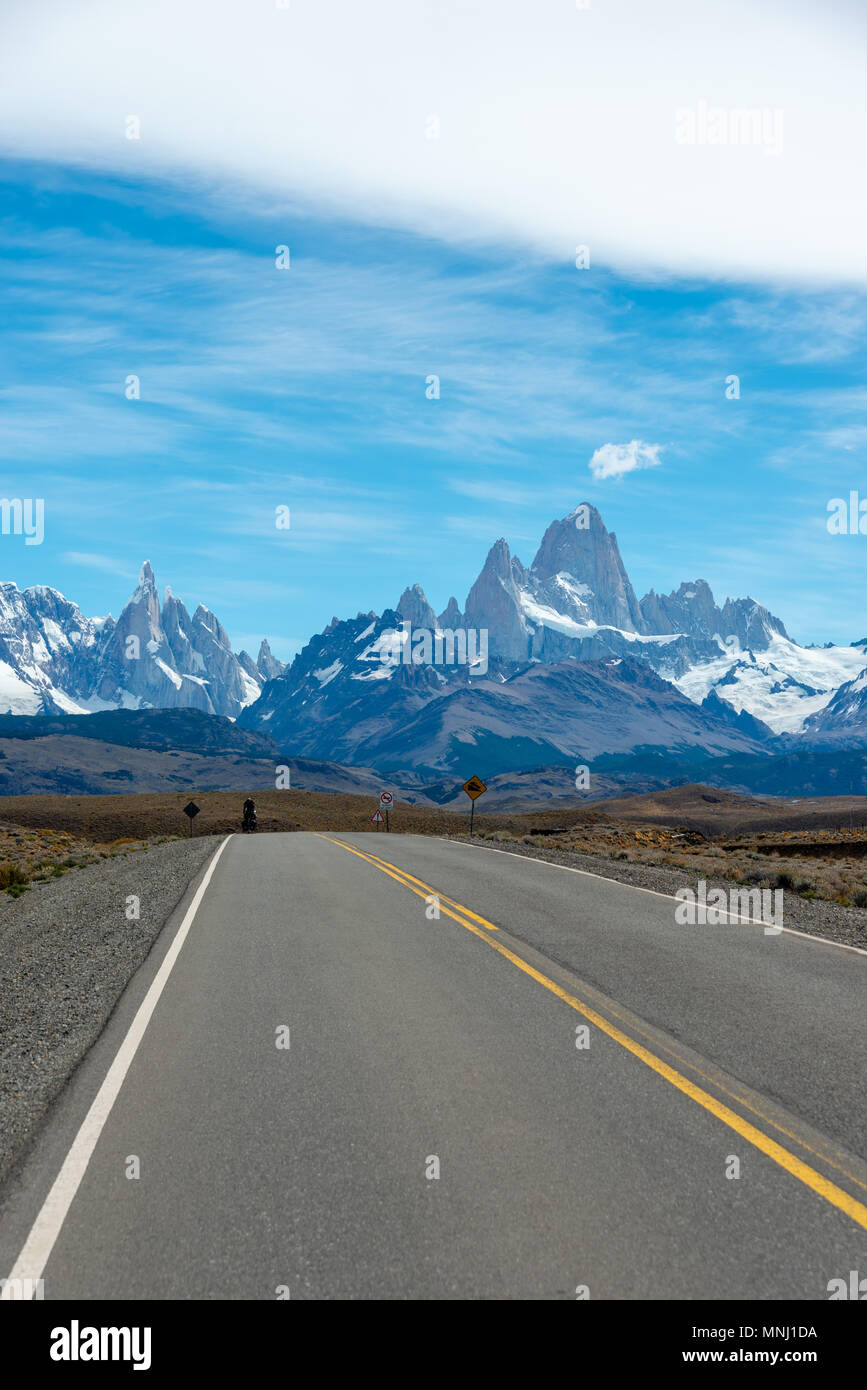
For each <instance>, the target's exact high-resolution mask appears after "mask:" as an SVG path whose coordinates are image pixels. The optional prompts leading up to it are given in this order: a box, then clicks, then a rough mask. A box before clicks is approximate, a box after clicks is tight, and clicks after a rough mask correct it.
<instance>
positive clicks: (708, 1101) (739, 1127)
mask: <svg viewBox="0 0 867 1390" xmlns="http://www.w3.org/2000/svg"><path fill="white" fill-rule="evenodd" d="M319 838H320V839H323V840H328V842H329V843H330V844H332V845H338V846H339V847H340V849H344V850H346V851H347V852H348V853H350V854H355V855H357V857H358V858H359V859H364V860H366V861H367V863H368V864H371V865H372V866H373V867H374V868H377V869H380V870H381V871H382V872H383V873H387V874H388V876H389V878H393V879H394V880H395V881H396V882H397V883H402V884H403V885H404V887H406V888H409V889H410V890H411V891H412V892H413V893H415V894H416V896H417V897H419V898H423V897H425V896H429V895H430V894H432V893H433V894H435V896H437V897H438V898H439V899H440V902H441V903H442V901H443V897H442V895H441V894H439V893H436V890H435V889H433V888H429V887H428V885H427V884H423V883H421V880H420V879H413V878H412V875H411V874H406V873H405V872H404V871H403V870H396V869H395V866H394V865H393V864H387V863H386V861H384V860H380V859H378V858H377V857H375V856H373V855H371V854H368V853H366V852H365V851H363V850H360V849H357V848H356V847H355V845H350V844H347V843H346V841H345V840H334V839H332V838H331V836H330V835H323V834H320V835H319ZM410 879H412V882H410ZM414 884H420V885H421V888H422V889H424V890H425V891H424V892H422V891H420V889H419V888H417V887H414V886H413V885H414ZM446 901H448V902H449V903H451V904H452V905H453V906H454V907H455V908H456V909H457V910H458V911H457V912H453V911H449V909H448V908H446V909H444V910H445V911H446V915H447V916H449V917H451V918H453V920H454V921H456V922H459V923H460V924H461V926H463V927H466V929H467V931H471V932H472V933H473V935H474V936H477V937H478V938H479V939H480V940H481V941H485V942H486V943H487V944H488V945H489V946H490V947H491V948H492V949H493V950H495V951H497V952H499V954H500V955H501V956H504V957H505V959H506V960H508V961H510V962H511V963H512V965H514V966H517V968H518V969H519V970H521V971H523V972H524V974H525V975H529V976H530V978H531V979H533V980H535V981H536V982H537V984H540V985H542V987H543V988H544V989H547V990H549V991H550V993H551V994H553V995H556V997H557V998H558V999H560V1000H562V1002H563V1003H564V1004H568V1005H569V1007H570V1009H574V1010H575V1012H576V1013H579V1014H581V1015H582V1017H583V1018H586V1019H587V1021H588V1022H589V1023H592V1024H593V1026H594V1027H595V1028H598V1029H599V1030H600V1031H601V1032H602V1033H605V1035H606V1036H607V1037H609V1038H611V1039H612V1041H613V1042H616V1043H618V1044H619V1045H620V1047H622V1048H624V1049H625V1050H626V1051H627V1052H630V1053H631V1054H632V1056H633V1057H637V1058H638V1060H639V1061H641V1062H643V1063H644V1064H645V1066H647V1067H650V1069H651V1071H654V1072H656V1074H657V1076H661V1077H663V1079H664V1080H665V1081H668V1082H669V1084H670V1085H672V1086H674V1087H675V1089H676V1090H678V1091H680V1092H681V1093H682V1094H683V1095H685V1096H689V1098H690V1100H694V1101H695V1103H696V1104H697V1105H700V1106H701V1107H702V1109H704V1110H706V1111H707V1112H708V1113H709V1114H711V1115H713V1116H714V1117H715V1118H716V1119H718V1120H720V1121H721V1122H722V1123H723V1124H724V1125H727V1126H728V1128H729V1129H732V1130H734V1132H735V1133H736V1134H739V1135H740V1136H741V1138H742V1139H746V1140H747V1142H748V1143H750V1144H752V1145H754V1147H755V1148H757V1149H758V1150H759V1151H760V1152H761V1153H763V1154H765V1156H766V1157H767V1158H770V1159H771V1160H772V1161H773V1162H774V1163H776V1164H778V1165H779V1166H780V1167H781V1168H783V1169H784V1170H785V1171H786V1172H787V1173H788V1174H789V1175H790V1176H791V1177H793V1178H797V1179H798V1181H799V1182H802V1183H803V1184H804V1185H805V1186H806V1187H809V1188H810V1189H811V1191H813V1192H815V1193H816V1194H817V1196H819V1197H822V1198H824V1200H825V1201H826V1202H829V1203H830V1205H831V1206H833V1207H836V1208H837V1209H838V1210H839V1211H842V1212H844V1213H845V1214H846V1215H847V1216H848V1217H850V1218H851V1219H852V1220H853V1221H855V1222H857V1224H858V1225H859V1226H862V1227H863V1228H864V1230H867V1206H865V1205H864V1204H863V1203H862V1202H859V1201H857V1199H856V1198H854V1197H852V1196H850V1194H849V1193H848V1192H845V1191H844V1190H843V1188H841V1187H837V1185H836V1184H835V1183H833V1182H831V1181H830V1180H829V1179H828V1178H826V1177H823V1175H822V1174H821V1173H818V1172H817V1171H816V1170H815V1168H811V1167H810V1165H809V1164H807V1163H804V1162H803V1160H802V1159H800V1158H798V1157H797V1156H796V1155H795V1154H793V1153H790V1152H789V1150H788V1149H785V1148H783V1146H782V1144H778V1143H777V1142H776V1140H774V1139H771V1138H770V1136H769V1135H767V1134H765V1133H764V1131H763V1130H761V1129H758V1128H757V1126H756V1125H754V1124H751V1123H750V1121H749V1120H746V1119H744V1118H743V1117H742V1116H740V1115H738V1114H736V1112H735V1111H734V1110H730V1109H729V1107H728V1106H727V1105H724V1104H723V1103H722V1102H721V1101H718V1100H717V1099H716V1098H715V1097H714V1096H712V1095H710V1094H709V1093H708V1092H707V1091H704V1090H702V1088H701V1087H700V1086H696V1084H695V1083H694V1082H693V1081H690V1080H689V1078H688V1077H686V1076H683V1075H681V1073H680V1072H679V1071H676V1070H675V1068H674V1067H672V1066H669V1064H668V1063H667V1062H664V1061H663V1060H662V1058H661V1057H657V1056H656V1054H655V1053H653V1052H651V1051H650V1050H649V1049H648V1048H646V1047H644V1046H642V1044H641V1043H639V1042H636V1041H635V1039H634V1038H631V1037H629V1035H628V1034H627V1033H624V1032H622V1031H621V1029H620V1028H618V1027H616V1026H615V1025H614V1024H613V1023H609V1021H608V1019H606V1018H603V1017H602V1015H601V1014H599V1013H597V1012H596V1010H595V1009H592V1008H591V1007H590V1006H589V1005H588V1004H585V1003H583V1002H582V1001H581V1000H580V999H578V998H576V996H575V995H574V994H570V993H569V992H568V990H565V989H563V988H562V987H561V986H560V985H558V984H557V983H556V981H554V980H550V979H549V978H548V976H547V975H543V974H542V972H541V971H539V970H537V969H536V968H535V966H532V965H530V963H529V961H526V960H523V959H522V957H521V956H518V955H516V954H515V952H514V951H512V950H510V949H509V947H508V946H504V945H503V943H502V942H501V941H496V940H494V938H493V937H490V936H488V935H487V933H486V932H485V931H481V930H480V929H479V927H478V926H475V925H474V924H473V922H468V921H466V920H465V917H473V918H475V921H476V922H482V923H484V925H485V926H486V927H488V928H492V929H493V930H496V928H495V927H494V926H493V923H491V922H487V921H486V919H485V918H484V917H479V916H478V914H477V913H471V912H470V911H469V909H468V908H465V907H463V906H462V905H461V904H460V903H457V902H455V900H454V899H452V898H449V899H446ZM458 912H460V913H462V914H464V916H463V917H462V916H459V915H458ZM763 1118H765V1117H764V1116H763ZM769 1123H773V1121H769ZM797 1142H798V1143H800V1140H798V1141H797Z"/></svg>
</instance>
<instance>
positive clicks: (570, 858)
mask: <svg viewBox="0 0 867 1390" xmlns="http://www.w3.org/2000/svg"><path fill="white" fill-rule="evenodd" d="M449 838H451V839H455V840H466V841H467V842H469V836H468V835H453V836H450V837H449ZM474 843H475V844H479V845H481V846H482V847H483V848H484V849H493V850H500V851H503V852H507V853H509V854H520V855H524V856H525V857H526V858H528V859H544V860H546V861H547V862H548V863H549V864H565V865H567V867H569V868H572V869H583V870H585V872H587V873H591V874H598V875H599V877H600V878H612V879H616V880H617V882H618V883H629V884H631V885H632V886H633V887H635V888H652V889H654V890H655V891H656V892H657V893H667V894H670V895H671V896H674V894H675V893H676V892H677V890H678V889H679V888H692V889H693V890H694V889H695V886H696V880H697V878H698V877H703V878H704V879H705V882H706V883H707V886H708V889H710V888H722V889H724V891H725V892H726V893H728V892H729V890H730V889H731V888H733V887H735V886H736V884H735V882H734V881H733V880H732V879H731V878H719V877H712V876H711V875H710V874H706V875H705V874H701V875H699V874H698V873H693V875H692V876H690V874H689V873H688V872H687V871H686V870H685V869H683V868H669V867H667V866H665V865H656V864H635V863H623V862H621V861H620V860H615V859H609V858H607V857H606V856H605V855H601V854H578V853H575V852H574V851H571V850H560V849H555V848H554V847H553V846H548V845H546V846H545V847H544V848H542V847H540V846H537V845H528V844H525V843H524V842H523V841H522V840H519V839H512V838H510V839H509V840H508V841H506V842H505V843H498V842H497V841H496V840H493V839H480V838H476V839H475V840H474ZM783 925H784V926H785V927H789V928H791V930H793V931H800V932H806V933H807V934H808V935H809V936H818V937H822V938H824V939H825V940H827V941H837V942H839V943H840V944H841V945H844V946H857V947H859V948H860V949H861V950H867V910H865V909H862V908H857V907H842V906H840V905H839V904H838V903H831V902H827V901H825V900H824V899H822V898H814V899H813V900H812V901H811V900H809V899H807V898H802V897H799V896H798V894H797V893H792V892H785V893H784V894H783Z"/></svg>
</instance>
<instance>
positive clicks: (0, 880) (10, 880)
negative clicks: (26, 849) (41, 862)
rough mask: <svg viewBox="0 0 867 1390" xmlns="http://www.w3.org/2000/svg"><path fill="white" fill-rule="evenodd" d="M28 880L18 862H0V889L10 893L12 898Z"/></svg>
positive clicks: (21, 889) (22, 888)
mask: <svg viewBox="0 0 867 1390" xmlns="http://www.w3.org/2000/svg"><path fill="white" fill-rule="evenodd" d="M28 882H29V879H28V877H27V875H26V874H25V872H24V870H23V869H22V868H21V866H20V864H0V890H3V891H5V892H7V893H11V894H12V896H13V898H17V897H18V895H19V893H21V892H23V890H24V888H25V887H26V886H27V884H28ZM16 889H17V890H18V891H17V892H16V891H15V890H16Z"/></svg>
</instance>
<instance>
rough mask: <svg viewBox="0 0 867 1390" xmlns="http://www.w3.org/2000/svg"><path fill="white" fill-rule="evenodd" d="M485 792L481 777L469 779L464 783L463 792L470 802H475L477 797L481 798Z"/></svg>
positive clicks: (485, 788)
mask: <svg viewBox="0 0 867 1390" xmlns="http://www.w3.org/2000/svg"><path fill="white" fill-rule="evenodd" d="M487 790H488V789H487V787H486V786H485V784H484V782H483V781H482V779H481V777H471V778H470V780H469V781H468V782H464V791H465V792H466V794H467V796H468V797H469V798H470V800H471V801H475V799H476V797H477V796H483V795H484V794H485V792H486V791H487Z"/></svg>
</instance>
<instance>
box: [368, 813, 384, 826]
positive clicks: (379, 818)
mask: <svg viewBox="0 0 867 1390" xmlns="http://www.w3.org/2000/svg"><path fill="white" fill-rule="evenodd" d="M370 819H371V820H372V821H373V824H374V825H375V826H376V828H377V830H378V829H379V827H380V826H381V825H382V815H381V814H380V812H379V811H376V812H375V813H374V814H373V815H372V816H371V817H370Z"/></svg>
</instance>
